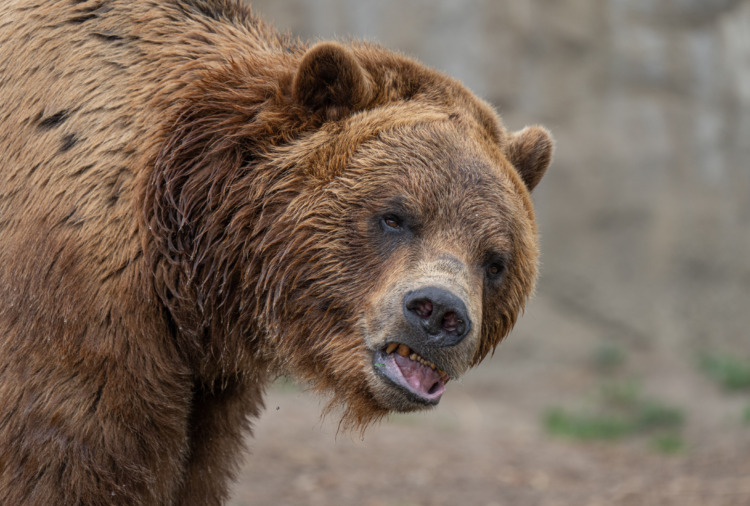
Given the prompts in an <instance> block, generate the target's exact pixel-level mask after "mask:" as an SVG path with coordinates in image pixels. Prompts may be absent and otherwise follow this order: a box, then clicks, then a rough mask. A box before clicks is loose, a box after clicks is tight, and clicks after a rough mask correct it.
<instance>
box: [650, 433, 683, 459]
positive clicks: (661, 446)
mask: <svg viewBox="0 0 750 506" xmlns="http://www.w3.org/2000/svg"><path fill="white" fill-rule="evenodd" d="M651 446H652V447H653V448H654V450H656V451H658V452H659V453H666V454H670V455H673V454H675V453H682V452H683V451H685V441H684V440H683V439H682V437H681V436H680V435H679V434H676V433H674V432H668V433H666V434H660V435H658V436H656V437H654V438H653V440H652V441H651Z"/></svg>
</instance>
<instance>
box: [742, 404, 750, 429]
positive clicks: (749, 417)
mask: <svg viewBox="0 0 750 506" xmlns="http://www.w3.org/2000/svg"><path fill="white" fill-rule="evenodd" d="M742 421H743V422H745V423H746V424H747V425H750V406H747V407H746V408H745V412H744V413H743V414H742Z"/></svg>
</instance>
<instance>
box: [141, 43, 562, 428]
mask: <svg viewBox="0 0 750 506" xmlns="http://www.w3.org/2000/svg"><path fill="white" fill-rule="evenodd" d="M289 58H292V57H291V56H289ZM295 64H296V65H297V67H296V68H295V69H294V71H293V72H291V73H290V74H288V75H287V74H285V75H286V77H285V78H284V79H282V81H281V82H280V84H278V86H276V87H271V88H268V89H266V88H263V86H271V85H269V84H268V83H272V79H270V78H268V79H266V78H263V79H261V78H258V77H257V76H255V74H254V73H253V72H256V70H257V69H252V72H248V73H247V75H246V76H244V78H243V75H242V74H241V72H240V73H238V72H239V71H238V70H237V69H235V68H233V67H232V68H229V69H227V73H226V74H222V73H219V74H217V75H216V76H212V77H211V78H210V80H207V82H208V83H209V84H210V85H211V87H208V85H207V84H205V83H204V85H202V86H201V87H200V88H198V89H197V91H196V92H195V94H194V97H193V99H194V103H191V102H188V103H187V106H186V109H185V110H184V111H181V112H180V113H179V114H177V115H176V116H175V117H176V122H175V127H174V131H173V132H171V133H170V135H169V138H168V141H167V142H165V143H164V145H163V147H162V149H161V152H160V155H159V156H158V157H157V158H156V160H155V165H156V169H155V170H154V174H153V176H152V178H151V181H150V182H149V185H148V186H147V192H148V194H147V198H146V199H145V205H144V210H145V211H146V220H147V222H148V224H149V227H148V228H149V230H150V231H151V234H152V236H153V239H154V247H153V248H152V250H151V252H150V258H151V263H150V265H152V268H153V270H154V272H155V273H156V279H157V292H158V293H159V295H160V299H161V300H162V302H163V303H164V304H165V305H166V306H167V308H168V309H169V311H170V314H171V317H172V319H173V320H174V322H175V324H176V327H177V328H178V329H179V330H180V331H181V333H182V334H183V335H184V336H185V337H186V339H185V341H186V342H188V343H190V344H191V346H193V348H192V349H193V350H194V351H193V352H192V354H193V356H194V357H195V358H194V359H193V360H194V362H195V363H196V368H199V369H200V374H201V375H202V376H205V377H206V378H208V379H207V380H206V381H215V380H214V379H213V378H215V377H217V376H222V375H227V374H228V372H231V371H241V372H242V374H246V373H247V371H253V373H257V374H258V375H265V374H266V373H267V372H270V373H271V374H279V373H284V374H289V375H291V376H293V377H295V378H297V379H298V380H301V381H303V382H306V383H308V384H310V385H311V386H312V387H313V388H314V389H316V390H319V391H323V392H327V393H331V394H333V395H332V405H343V406H344V407H345V414H344V424H345V425H348V426H364V425H366V424H367V423H368V422H370V421H372V420H374V419H377V418H378V417H380V416H382V415H384V414H386V413H388V412H390V411H394V410H396V411H410V410H415V409H420V408H424V407H429V406H433V405H435V404H437V403H438V402H439V400H440V398H441V396H442V395H443V392H444V391H445V388H446V383H447V382H448V381H449V380H450V379H451V378H457V377H458V376H460V375H461V374H463V373H464V372H465V371H466V370H467V369H468V368H469V367H471V366H472V365H475V364H477V363H478V362H480V361H481V360H482V359H483V358H484V357H485V356H486V355H487V354H488V353H489V352H490V351H492V350H493V349H494V347H495V346H496V345H497V344H498V343H499V342H500V340H501V339H502V338H503V337H504V336H505V335H506V334H507V333H508V332H509V331H510V329H511V328H512V327H513V324H514V323H515V321H516V318H517V315H518V313H519V312H520V311H521V310H522V308H523V306H524V303H525V301H526V299H527V298H528V296H529V295H530V293H531V292H532V290H533V286H534V281H535V277H536V263H537V257H538V251H537V238H536V226H535V222H534V213H533V209H532V205H531V201H530V197H529V192H530V191H531V190H532V189H533V188H534V187H535V186H536V184H537V183H538V182H539V180H540V178H541V177H542V175H543V174H544V172H545V170H546V169H547V166H548V165H549V163H550V158H551V152H552V141H551V138H550V136H549V134H548V133H547V131H546V130H544V129H543V128H541V127H528V128H525V129H523V130H521V131H519V132H515V133H510V132H506V131H505V130H504V128H503V127H502V124H501V123H500V121H499V119H498V118H497V117H496V115H495V114H494V112H492V110H491V109H490V108H489V106H487V105H486V104H484V103H483V102H481V101H480V100H479V99H477V98H476V97H474V96H473V95H472V94H471V93H469V92H468V91H467V90H466V89H465V88H463V86H461V85H460V84H459V83H457V82H455V81H453V80H451V79H449V78H447V77H445V76H442V75H440V74H437V73H435V72H433V71H430V70H429V69H425V68H424V67H423V66H421V65H419V64H417V63H415V62H411V61H409V60H407V59H405V58H403V57H400V56H398V55H394V54H393V53H390V52H388V51H385V50H382V49H380V48H377V47H370V46H366V45H365V46H355V47H353V48H351V49H350V48H346V47H344V46H341V45H339V44H336V43H321V44H318V45H316V46H314V47H312V48H311V49H309V50H308V51H307V52H306V53H305V54H304V55H302V56H301V60H300V61H299V62H298V63H295ZM253 79H255V81H253ZM246 82H251V83H252V82H256V84H255V85H253V86H256V87H258V88H259V89H258V90H256V89H255V88H253V87H249V86H248V85H246V84H244V83H246ZM227 83H231V84H232V86H231V87H230V88H229V89H230V91H226V90H227V89H228V88H227V87H228V84H227ZM257 83H261V84H262V85H263V86H261V84H257ZM287 86H288V87H287ZM245 95H247V96H245ZM243 99H244V102H243ZM264 101H265V102H264ZM258 104H265V105H264V107H266V109H263V108H260V106H258ZM248 118H255V120H254V121H248ZM259 118H260V119H259ZM261 119H262V121H261ZM206 125H209V126H210V128H208V129H207V127H206ZM227 132H231V135H227ZM217 178H218V180H220V181H221V183H219V182H217ZM205 336H211V339H210V340H208V338H207V337H205ZM204 343H208V345H204ZM206 357H209V358H206ZM215 357H218V359H216V360H214V358H215ZM247 364H249V365H247ZM237 374H239V373H237Z"/></svg>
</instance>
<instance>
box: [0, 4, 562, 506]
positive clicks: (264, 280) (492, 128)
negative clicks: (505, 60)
mask: <svg viewBox="0 0 750 506" xmlns="http://www.w3.org/2000/svg"><path fill="white" fill-rule="evenodd" d="M0 97H2V99H0V100H2V107H0V153H1V155H0V156H1V157H2V158H1V159H2V164H1V165H0V300H2V301H3V303H2V304H1V305H0V406H2V409H0V504H8V505H20V504H40V505H41V504H45V505H47V504H67V505H76V504H80V505H84V504H85V505H88V504H92V505H93V504H115V505H116V504H122V505H141V504H143V505H145V504H165V505H168V504H174V505H183V504H196V505H198V504H200V505H205V504H220V503H222V502H223V501H224V500H225V499H226V495H227V487H228V481H229V480H230V479H231V477H232V475H233V473H234V471H235V469H236V466H237V461H238V455H239V454H240V452H241V448H242V439H243V437H244V436H245V435H246V434H247V433H248V432H249V425H250V423H249V420H250V419H252V418H255V417H257V416H258V415H259V413H260V411H261V409H262V395H263V390H264V388H265V386H266V385H267V384H268V383H269V381H271V380H272V379H273V378H275V377H276V376H278V375H279V374H289V375H292V376H293V377H295V378H297V379H298V380H300V381H303V382H305V383H307V384H309V385H310V386H311V388H312V389H314V390H316V391H320V392H323V393H327V394H329V395H330V396H331V407H337V406H339V407H341V408H342V409H343V423H344V425H345V426H347V427H359V428H363V427H364V426H365V425H367V424H368V423H370V422H371V421H373V420H376V419H378V418H380V417H382V416H383V415H385V414H387V413H388V412H390V411H394V410H400V411H408V410H414V409H421V408H424V407H427V405H428V404H429V403H425V402H423V400H420V399H416V400H415V399H414V397H413V396H410V395H407V393H405V392H404V390H403V388H401V389H400V388H398V387H397V386H395V385H394V384H393V383H392V382H389V381H388V380H387V379H384V377H383V375H382V374H380V373H378V371H377V367H378V366H379V365H380V364H377V363H374V361H375V362H376V358H377V357H378V356H380V355H378V353H382V350H383V349H384V347H385V346H386V345H387V344H389V343H391V342H395V341H398V342H402V343H404V344H407V345H409V346H410V347H411V349H413V350H418V351H419V352H420V354H421V355H422V356H423V357H424V358H426V359H428V360H429V361H431V362H433V363H434V364H436V365H437V366H439V367H440V368H441V369H443V370H444V371H445V373H446V374H448V375H450V376H451V377H457V376H459V375H461V374H462V373H464V372H465V371H466V370H467V369H468V368H469V367H470V366H472V365H474V364H476V363H478V362H479V361H481V360H482V358H484V357H485V356H486V355H487V354H488V353H489V352H490V351H491V350H493V349H494V347H495V346H496V345H497V344H498V342H500V340H501V339H502V338H503V337H504V336H505V335H506V334H507V333H508V332H509V331H510V329H511V328H512V326H513V324H514V322H515V320H516V317H517V315H518V313H519V311H521V309H522V308H523V305H524V303H525V300H526V299H527V297H528V296H529V294H530V293H531V292H532V289H533V284H534V279H535V276H536V262H537V255H538V254H537V242H536V227H535V224H534V215H533V210H532V207H531V203H530V200H529V194H528V192H529V191H530V190H531V189H532V188H533V187H534V186H535V185H536V184H537V183H538V181H539V179H540V178H541V176H542V174H543V173H544V171H545V170H546V168H547V166H548V165H549V163H550V156H551V150H552V145H551V140H550V137H549V134H548V133H547V132H546V131H545V130H544V129H542V128H540V127H529V128H527V129H524V130H522V131H520V132H517V133H508V132H506V131H505V129H504V128H503V127H502V124H501V123H500V121H499V119H498V118H497V116H496V115H495V113H494V112H493V111H492V109H491V108H490V107H489V106H487V105H486V104H485V103H483V102H482V101H480V100H478V99H477V98H476V97H474V96H473V95H471V94H470V93H469V92H468V91H467V90H466V89H465V88H463V86H461V85H460V84H459V83H457V82H456V81H454V80H452V79H450V78H448V77H446V76H443V75H441V74H439V73H436V72H434V71H432V70H429V69H427V68H425V67H423V66H421V65H420V64H418V63H416V62H414V61H412V60H409V59H408V58H405V57H403V56H401V55H398V54H395V53H392V52H389V51H387V50H384V49H382V48H380V47H378V46H375V45H369V44H363V43H352V44H348V45H342V44H339V43H333V42H331V43H320V44H317V45H315V46H312V47H309V46H307V45H305V44H302V43H300V42H298V41H296V40H293V39H291V38H289V37H287V36H285V35H281V34H279V33H277V32H275V31H273V30H272V29H271V28H269V27H267V26H266V25H264V24H263V23H262V22H261V21H260V20H258V19H257V18H255V17H254V16H253V15H252V14H251V13H250V11H249V10H248V8H247V7H244V6H243V5H241V4H238V3H234V2H233V1H231V0H164V1H156V0H139V1H131V0H110V1H103V0H85V1H74V0H59V1H49V0H17V1H15V0H14V1H10V2H3V3H2V4H1V5H0ZM384 223H385V225H384ZM426 285H430V286H438V287H441V288H444V289H445V290H449V291H450V292H451V293H454V294H456V296H457V297H459V298H460V299H461V300H462V301H464V303H465V305H466V308H467V309H466V310H467V317H470V318H471V321H472V322H473V325H472V326H471V331H469V332H467V335H466V337H465V338H463V340H462V341H460V343H458V344H455V345H451V346H442V347H441V346H438V345H436V344H434V343H433V344H430V342H426V341H424V340H423V338H421V337H418V336H417V334H415V333H414V331H413V329H412V330H409V329H408V328H407V323H406V322H405V319H404V316H403V311H404V310H403V309H402V305H403V302H402V301H403V300H404V297H405V294H408V293H410V292H411V291H413V290H414V289H416V288H419V287H422V286H426ZM399 336H400V337H399ZM399 340H400V341H399Z"/></svg>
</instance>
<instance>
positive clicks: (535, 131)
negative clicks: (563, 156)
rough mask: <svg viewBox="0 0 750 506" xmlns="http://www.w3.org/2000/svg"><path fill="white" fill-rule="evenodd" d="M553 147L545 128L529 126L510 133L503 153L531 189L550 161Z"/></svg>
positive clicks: (540, 177) (550, 137)
mask: <svg viewBox="0 0 750 506" xmlns="http://www.w3.org/2000/svg"><path fill="white" fill-rule="evenodd" d="M553 149H554V141H553V140H552V136H551V135H550V133H549V132H548V131H547V129H546V128H543V127H540V126H530V127H526V128H524V129H523V130H520V131H518V132H514V133H512V134H511V135H510V141H509V142H508V144H507V147H506V148H505V155H506V156H507V157H508V160H509V161H510V163H512V164H513V166H514V167H515V168H516V170H517V171H518V173H519V174H520V175H521V179H523V182H524V183H526V188H528V190H529V191H531V190H533V189H534V187H535V186H536V185H537V184H538V183H539V180H541V179H542V176H543V175H544V173H545V171H546V170H547V167H549V164H550V162H552V151H553Z"/></svg>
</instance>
